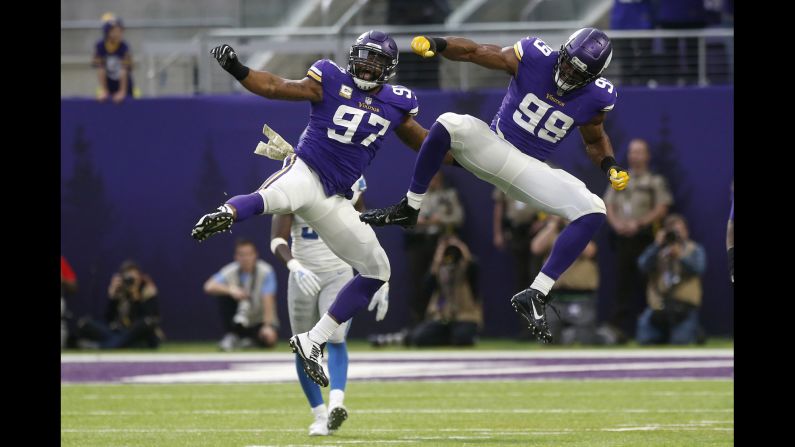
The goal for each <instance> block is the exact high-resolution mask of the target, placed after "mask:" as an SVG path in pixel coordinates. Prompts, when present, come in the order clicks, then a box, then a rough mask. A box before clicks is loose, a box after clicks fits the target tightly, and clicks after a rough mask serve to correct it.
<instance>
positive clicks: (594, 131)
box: [360, 28, 629, 342]
mask: <svg viewBox="0 0 795 447" xmlns="http://www.w3.org/2000/svg"><path fill="white" fill-rule="evenodd" d="M411 47H412V50H414V52H415V53H417V54H419V55H420V56H423V57H433V56H434V55H435V54H437V53H438V54H441V55H443V56H445V57H446V58H448V59H451V60H454V61H465V62H472V63H475V64H478V65H481V66H484V67H486V68H491V69H495V70H501V71H504V72H507V73H509V74H511V76H512V78H511V82H510V84H509V85H508V92H507V93H506V94H505V97H504V98H503V101H502V105H501V106H500V109H499V111H498V112H497V115H496V116H495V117H494V120H493V121H492V122H491V126H489V125H487V124H486V123H484V122H483V121H481V120H479V119H477V118H474V117H472V116H469V115H458V114H455V113H445V114H442V115H441V116H440V117H439V118H437V120H436V122H435V123H434V124H433V126H431V131H430V133H429V134H428V137H427V138H426V139H425V142H424V143H423V144H422V148H421V149H420V153H419V155H418V156H417V161H416V164H415V166H414V176H413V178H412V181H411V185H410V187H409V190H408V193H407V194H406V197H404V198H403V199H402V200H401V201H400V203H398V204H397V205H393V206H391V207H388V208H382V209H373V210H370V211H367V212H365V213H362V214H361V216H360V218H361V219H362V221H364V222H367V223H369V224H371V225H377V226H380V225H385V224H396V225H401V226H403V227H407V226H412V225H414V223H415V222H416V221H417V213H418V210H419V208H420V205H421V204H422V199H423V196H424V195H425V191H426V190H427V189H428V182H429V181H430V179H431V177H433V175H434V174H435V173H436V172H437V171H438V170H439V165H440V163H441V161H442V158H443V157H444V156H445V154H446V153H447V151H448V148H450V151H451V152H452V153H453V156H454V157H455V159H456V161H458V163H460V164H461V165H463V166H464V167H465V168H466V169H467V170H469V171H471V172H473V173H474V174H475V175H477V176H478V177H480V178H481V179H483V180H485V181H487V182H489V183H491V184H493V185H495V186H497V187H498V188H500V189H501V190H503V191H504V192H505V193H506V194H507V195H508V196H509V197H511V198H513V199H516V200H519V201H522V202H525V203H528V204H531V205H533V206H535V207H537V208H540V209H542V210H544V211H546V212H548V213H551V214H556V215H559V216H562V217H563V218H565V219H568V220H570V221H571V224H569V226H568V227H566V229H565V230H563V232H562V233H561V234H560V236H559V237H558V239H557V241H556V242H555V245H554V246H553V248H552V253H551V254H550V256H549V258H548V260H547V262H546V263H545V264H544V266H543V267H542V269H541V272H540V273H539V274H538V276H536V278H535V280H534V281H533V283H532V284H531V285H530V287H529V288H527V289H525V290H523V291H521V292H519V293H517V294H516V295H514V296H513V298H511V303H512V305H513V307H514V309H515V310H516V311H517V312H518V313H519V314H520V315H522V316H523V317H524V318H526V319H527V321H528V323H529V326H530V329H531V331H532V332H533V333H534V334H535V335H536V336H537V337H538V338H539V339H540V340H541V341H543V342H549V341H551V340H552V334H551V333H550V332H549V327H548V326H547V321H546V314H545V310H546V309H545V305H546V304H548V303H549V301H550V298H549V297H548V295H549V290H550V289H551V288H552V285H553V284H554V283H555V280H557V278H558V277H559V276H560V275H561V274H562V273H563V272H564V271H565V270H566V269H567V268H568V267H569V266H570V265H571V264H572V262H574V260H575V259H576V258H577V256H578V255H579V254H580V253H581V252H582V251H583V249H584V248H585V246H586V245H587V244H588V241H590V240H591V238H592V237H593V235H594V233H596V231H597V230H598V229H599V227H600V226H601V225H602V222H604V220H605V205H604V202H602V199H600V198H599V197H597V196H596V195H594V194H592V193H591V192H590V191H588V189H587V188H586V187H585V184H584V183H583V182H581V181H580V180H578V179H577V178H575V177H574V176H572V175H571V174H569V173H567V172H566V171H564V170H562V169H553V168H551V167H550V166H549V165H547V164H546V163H544V161H545V160H546V159H547V157H548V156H549V154H551V153H552V151H553V150H555V148H556V147H557V145H558V143H559V142H560V141H561V140H562V139H563V138H565V137H566V136H567V135H569V131H570V130H571V129H572V127H574V126H578V127H579V128H580V133H581V134H582V138H583V141H584V143H585V151H586V153H587V154H588V156H589V157H590V159H591V160H592V161H593V162H594V163H595V164H596V165H597V166H600V167H601V168H602V170H603V171H604V172H605V173H606V174H607V175H608V177H609V180H610V182H611V184H612V186H613V188H614V189H616V190H622V189H624V188H626V186H627V183H628V182H629V174H628V173H627V171H626V170H625V169H623V168H621V167H619V166H618V165H617V164H616V160H615V158H613V148H612V146H611V144H610V139H609V138H608V136H607V134H606V133H605V131H604V128H603V123H604V120H605V115H606V113H607V112H608V111H610V110H612V109H613V106H614V105H615V102H616V98H617V92H616V88H615V87H614V86H613V84H611V83H610V82H608V81H607V79H605V78H600V77H599V75H600V73H602V71H603V70H604V69H605V68H606V67H607V65H608V64H609V63H610V59H611V57H612V54H613V53H612V46H611V44H610V40H609V39H608V38H607V35H605V33H603V32H602V31H599V30H597V29H594V28H583V29H580V30H578V31H577V32H575V33H574V34H572V35H571V36H570V37H569V39H568V40H567V41H566V42H565V43H564V44H563V45H561V47H560V51H555V50H553V49H552V48H551V47H550V46H549V45H547V44H546V43H545V42H544V41H543V40H541V39H539V38H537V37H526V38H524V39H521V40H519V41H518V42H516V44H514V45H513V47H505V48H500V47H498V46H496V45H481V44H478V43H475V42H473V41H471V40H468V39H464V38H461V37H447V38H439V37H425V36H417V37H415V38H414V39H413V40H412V43H411Z"/></svg>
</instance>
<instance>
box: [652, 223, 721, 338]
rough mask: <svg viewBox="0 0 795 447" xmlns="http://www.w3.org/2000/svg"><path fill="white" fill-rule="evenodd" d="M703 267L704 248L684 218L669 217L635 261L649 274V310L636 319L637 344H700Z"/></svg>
mask: <svg viewBox="0 0 795 447" xmlns="http://www.w3.org/2000/svg"><path fill="white" fill-rule="evenodd" d="M706 264H707V259H706V252H705V251H704V247H702V246H701V244H699V243H697V242H694V241H692V240H690V234H689V231H688V228H687V221H686V220H685V218H684V217H682V216H681V215H679V214H671V215H670V216H668V217H667V218H666V219H665V224H664V227H663V229H661V230H660V231H658V232H657V235H656V236H655V238H654V243H653V244H651V245H649V247H648V248H646V250H644V251H643V253H642V254H641V255H640V258H638V266H639V267H640V269H641V270H642V271H643V272H645V273H648V275H649V283H648V286H647V288H646V299H647V302H648V307H647V308H646V310H644V311H643V313H642V314H641V315H640V318H639V319H638V331H637V340H638V343H639V344H642V345H645V344H657V343H672V344H689V343H695V342H697V341H699V337H700V327H699V323H698V309H699V307H700V306H701V275H703V274H704V270H705V269H706Z"/></svg>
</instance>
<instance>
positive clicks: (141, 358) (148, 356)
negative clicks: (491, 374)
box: [61, 348, 734, 363]
mask: <svg viewBox="0 0 795 447" xmlns="http://www.w3.org/2000/svg"><path fill="white" fill-rule="evenodd" d="M349 356H350V360H351V361H367V360H373V361H379V360H386V359H396V360H406V359H409V360H411V359H416V360H423V359H440V360H443V359H475V360H477V359H489V360H493V359H501V358H504V359H561V358H575V359H585V358H591V359H605V358H632V357H652V358H654V357H727V358H734V349H730V348H724V349H598V350H585V349H576V350H560V351H519V350H517V351H400V352H355V351H354V352H351V353H350V354H349ZM245 360H255V361H256V360H259V361H263V360H268V361H277V360H282V361H295V354H291V353H281V352H279V353H274V352H237V353H225V352H208V353H129V354H114V353H95V354H83V353H81V354H73V353H66V354H61V363H95V362H193V361H195V362H201V361H218V362H233V361H245Z"/></svg>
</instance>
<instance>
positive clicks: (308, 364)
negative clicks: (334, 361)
mask: <svg viewBox="0 0 795 447" xmlns="http://www.w3.org/2000/svg"><path fill="white" fill-rule="evenodd" d="M325 346H326V344H325V343H323V344H322V345H321V344H318V343H315V342H314V341H312V339H311V338H309V333H308V332H304V333H301V334H296V335H293V336H292V337H290V347H291V348H292V349H293V352H294V353H296V354H298V357H299V358H300V359H301V365H302V366H303V367H304V372H306V375H307V376H309V378H310V379H312V381H313V382H315V383H316V384H318V385H320V386H323V387H326V386H328V377H326V373H325V372H324V371H323V365H322V364H321V362H322V361H323V348H324V347H325Z"/></svg>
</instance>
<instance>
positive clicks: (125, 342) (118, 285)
mask: <svg viewBox="0 0 795 447" xmlns="http://www.w3.org/2000/svg"><path fill="white" fill-rule="evenodd" d="M108 298H109V300H108V305H107V310H106V312H105V321H104V322H102V321H97V320H93V319H91V318H88V317H86V318H82V319H81V321H80V322H78V336H79V337H80V338H82V339H83V343H81V346H82V347H92V348H101V349H116V348H131V347H147V348H156V347H158V346H159V345H160V342H161V341H162V340H163V338H164V335H163V332H162V331H161V330H160V311H159V306H158V297H157V286H156V285H155V283H154V281H152V278H150V277H149V275H147V274H145V273H144V272H143V271H142V270H141V268H140V267H139V266H138V264H136V263H135V262H134V261H131V260H127V261H124V262H123V263H122V265H121V268H120V269H119V271H118V272H117V273H115V274H114V275H113V277H112V278H111V281H110V285H109V286H108Z"/></svg>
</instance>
